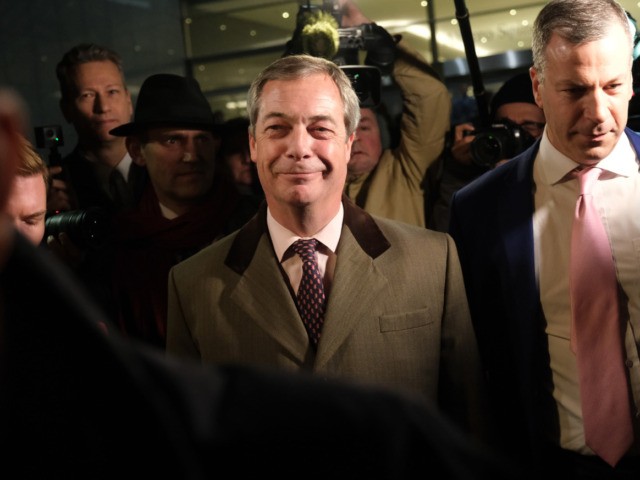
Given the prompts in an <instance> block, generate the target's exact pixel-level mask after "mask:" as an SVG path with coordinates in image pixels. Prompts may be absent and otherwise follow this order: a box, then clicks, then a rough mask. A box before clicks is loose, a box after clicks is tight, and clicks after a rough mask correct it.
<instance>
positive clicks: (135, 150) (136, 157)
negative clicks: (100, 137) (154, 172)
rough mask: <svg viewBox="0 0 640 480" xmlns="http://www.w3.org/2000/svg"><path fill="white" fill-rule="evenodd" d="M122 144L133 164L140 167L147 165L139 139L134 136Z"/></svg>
mask: <svg viewBox="0 0 640 480" xmlns="http://www.w3.org/2000/svg"><path fill="white" fill-rule="evenodd" d="M124 144H125V145H126V146H127V152H129V156H131V160H132V161H133V163H135V164H136V165H139V166H140V167H144V166H146V165H147V162H146V161H145V159H144V156H143V155H142V142H141V141H140V138H138V137H136V136H130V137H127V138H126V139H125V141H124Z"/></svg>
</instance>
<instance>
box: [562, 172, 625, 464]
mask: <svg viewBox="0 0 640 480" xmlns="http://www.w3.org/2000/svg"><path fill="white" fill-rule="evenodd" d="M601 172H602V170H600V169H599V168H587V169H584V170H581V171H580V172H577V177H578V181H579V182H580V196H579V197H578V202H577V204H576V213H575V218H574V221H573V232H572V235H571V265H570V279H569V285H570V288H571V311H572V314H573V315H572V325H571V348H572V350H573V351H574V353H575V354H576V357H577V362H578V370H579V372H580V396H581V398H582V416H583V422H584V434H585V440H586V443H587V445H588V446H589V447H590V448H591V449H592V450H593V451H594V452H595V453H596V454H597V455H599V456H600V457H601V458H602V459H603V460H605V461H606V462H607V463H609V464H610V465H612V466H615V464H616V463H618V460H620V458H621V457H622V456H623V455H624V454H625V453H626V452H627V450H628V449H629V447H630V446H631V444H632V442H633V428H632V424H631V408H630V402H629V387H628V381H627V375H626V371H625V365H624V359H625V354H624V349H623V340H622V339H623V333H622V331H623V329H622V327H623V326H622V325H620V318H619V312H618V286H617V279H616V271H615V266H614V263H613V257H612V254H611V247H610V245H609V239H608V237H607V232H606V231H605V229H604V226H603V225H602V221H601V219H600V215H599V214H598V210H597V207H596V205H595V202H594V198H593V196H592V195H591V189H592V187H593V185H594V184H595V182H596V181H597V180H598V177H599V176H600V173H601Z"/></svg>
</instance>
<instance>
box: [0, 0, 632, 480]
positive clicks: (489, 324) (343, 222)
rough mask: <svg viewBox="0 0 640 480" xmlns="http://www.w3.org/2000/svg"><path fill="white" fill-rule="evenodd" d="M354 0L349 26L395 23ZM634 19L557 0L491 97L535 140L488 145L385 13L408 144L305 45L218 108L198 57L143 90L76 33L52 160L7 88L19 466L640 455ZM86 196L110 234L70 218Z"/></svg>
mask: <svg viewBox="0 0 640 480" xmlns="http://www.w3.org/2000/svg"><path fill="white" fill-rule="evenodd" d="M339 3H340V6H341V8H342V17H341V18H342V22H343V23H342V26H345V27H348V26H354V25H361V24H365V23H366V24H371V23H372V22H371V20H370V19H369V18H368V17H366V16H365V15H364V14H363V13H362V12H361V11H360V9H359V8H358V6H357V5H356V3H355V2H353V1H351V0H341V1H340V2H339ZM377 28H381V27H377ZM633 28H634V27H633V24H632V23H631V22H630V21H629V14H628V12H626V11H625V10H624V9H623V8H622V7H621V6H620V4H619V3H617V2H616V0H550V1H549V2H548V3H546V4H545V5H544V6H543V7H542V9H541V10H540V12H539V14H538V15H537V17H536V20H535V23H534V25H533V37H532V51H533V65H532V66H531V68H530V69H529V71H527V72H518V73H517V74H515V75H513V76H512V77H511V78H509V79H508V80H507V81H506V82H505V83H504V84H503V85H502V87H501V88H500V89H499V90H498V91H497V92H496V93H495V94H494V95H493V97H492V100H491V104H490V112H489V113H490V122H491V124H492V125H494V126H495V125H504V126H505V128H506V129H507V131H508V132H509V134H513V135H515V137H516V138H518V140H519V142H520V143H519V148H518V151H516V152H513V153H512V152H511V151H509V152H508V154H507V153H505V152H506V150H503V151H501V155H499V157H496V158H492V159H491V160H490V161H486V159H484V158H479V154H478V153H477V152H476V151H474V145H475V144H474V139H475V138H476V136H477V135H480V134H481V131H480V130H478V124H477V123H467V122H465V123H461V124H457V125H452V124H451V122H450V118H451V98H450V95H449V93H448V90H447V88H446V85H445V83H444V82H443V80H442V79H441V78H440V77H439V76H438V74H437V73H436V72H435V71H434V69H433V68H432V67H431V66H430V65H429V64H428V63H427V62H426V60H425V59H424V58H423V57H422V56H421V55H420V54H418V53H417V52H415V51H413V49H412V48H411V47H410V46H409V45H408V44H407V43H406V41H405V40H403V38H402V36H401V35H396V36H391V35H387V36H385V41H386V42H387V44H388V45H386V46H387V47H389V48H391V49H392V50H393V51H394V55H393V62H392V65H390V66H389V74H390V75H391V78H392V79H393V81H394V83H395V85H396V86H397V88H398V90H399V92H400V95H401V98H402V114H401V117H400V118H399V121H398V127H399V129H398V141H397V143H396V144H394V145H391V146H389V147H388V148H383V140H382V138H383V134H382V133H381V128H383V126H382V125H381V124H380V122H379V118H380V108H381V107H380V106H371V105H362V102H361V101H360V99H359V98H358V95H357V93H356V91H355V90H354V88H353V86H352V82H351V79H350V78H349V76H348V75H347V74H346V73H345V71H344V70H343V69H342V68H340V66H339V65H337V64H336V63H334V62H333V61H331V59H327V58H322V57H318V56H313V55H309V54H306V53H305V52H296V53H289V54H287V55H284V56H283V57H282V58H280V59H278V60H276V61H274V62H273V63H272V64H271V65H269V66H267V67H266V68H265V69H264V70H263V71H262V72H260V74H259V75H258V76H257V77H256V78H255V80H254V81H253V83H252V84H251V86H250V88H249V90H248V94H247V115H246V117H245V116H242V117H238V118H233V119H228V120H227V121H225V122H219V121H218V120H217V119H216V116H215V115H214V112H212V110H211V107H210V104H209V102H208V101H207V99H206V97H205V95H204V94H203V92H202V91H201V89H200V86H199V84H198V82H197V81H196V80H194V79H193V78H190V77H186V76H181V75H176V74H167V73H157V74H154V75H151V76H149V77H148V78H147V79H146V80H145V81H144V82H143V84H142V86H141V87H140V90H139V92H138V94H137V97H136V100H135V103H134V102H133V100H132V96H131V93H130V92H129V89H128V87H127V84H126V79H125V75H124V66H123V64H122V61H121V59H120V57H119V55H118V54H117V53H116V52H114V51H113V50H111V49H110V48H108V47H105V46H102V45H96V44H79V45H76V46H74V47H73V48H71V49H70V50H69V51H68V52H66V53H65V54H64V55H63V56H62V59H61V60H60V62H59V63H58V66H57V69H56V75H57V78H58V81H59V85H60V92H61V100H60V109H61V111H62V113H63V115H64V117H65V119H66V120H67V121H68V122H69V123H70V124H71V125H72V126H73V128H74V129H75V131H76V133H77V136H78V144H77V145H76V146H75V148H74V149H73V151H72V152H71V153H70V154H69V155H67V156H66V157H64V158H63V159H62V160H61V162H60V163H59V164H56V165H47V163H46V162H45V161H43V159H42V158H41V157H40V156H39V155H38V153H37V151H36V150H35V149H34V148H33V147H32V145H31V144H30V142H29V140H28V137H27V134H26V132H27V130H28V115H27V114H26V113H25V112H27V111H28V107H27V106H25V105H24V104H23V103H22V101H21V98H20V96H19V95H18V94H16V93H15V92H13V91H11V90H10V89H8V88H4V89H2V90H1V91H0V120H2V121H0V168H1V171H0V211H1V212H2V215H0V322H1V324H0V332H1V334H0V366H1V368H0V379H2V382H3V383H2V387H3V388H0V391H2V395H1V396H0V400H1V402H2V403H1V404H2V406H3V407H4V408H2V409H1V410H2V412H3V414H4V415H3V424H2V425H0V432H1V438H2V440H1V441H2V445H3V448H5V451H6V452H11V454H12V455H11V456H12V459H11V461H12V462H14V463H15V465H22V463H21V462H27V463H29V464H28V465H27V466H26V467H25V466H24V465H22V466H23V468H26V471H27V473H31V474H34V475H35V474H44V473H45V472H47V473H49V476H53V477H58V476H63V475H64V476H72V477H74V476H77V474H79V473H80V472H95V474H92V473H89V475H88V476H90V477H98V478H103V477H104V478H107V477H110V476H112V475H114V474H116V473H117V474H119V473H120V472H121V471H123V470H124V469H125V468H126V469H128V470H129V471H131V472H132V473H144V474H149V473H153V472H157V473H158V474H163V475H166V474H167V473H173V474H175V475H178V476H180V477H184V478H205V477H208V476H210V475H211V474H213V472H219V471H220V469H221V466H225V465H227V466H229V468H232V469H235V471H236V472H238V473H239V474H255V473H256V472H261V473H264V472H268V471H271V472H273V473H276V474H278V475H279V476H280V478H293V476H294V475H296V474H297V473H299V471H300V469H303V468H307V469H308V470H310V471H311V476H312V477H314V478H326V476H329V475H333V476H345V475H347V474H349V475H356V476H357V475H363V474H366V475H367V476H370V477H373V478H398V479H400V478H414V477H415V478H417V477H418V476H420V477H423V476H425V475H428V474H433V475H435V476H436V477H437V478H456V479H457V478H460V479H463V478H470V479H473V478H497V479H500V478H543V477H545V476H549V475H551V474H554V475H559V476H564V477H567V478H575V479H630V478H634V479H636V478H638V474H639V473H640V436H639V433H640V421H639V418H640V414H639V413H638V412H639V409H638V406H639V405H640V354H639V349H640V339H639V337H638V334H637V332H638V331H640V303H639V302H638V299H639V298H640V291H639V290H638V289H639V285H640V269H639V268H638V254H637V252H638V239H640V215H638V212H637V208H638V206H639V205H640V193H638V192H640V173H639V168H638V164H639V161H638V158H639V157H638V152H639V151H640V150H639V149H640V137H639V136H638V134H637V133H636V132H635V131H633V130H632V129H630V128H628V127H627V116H628V109H629V102H630V100H631V98H632V96H633V74H632V60H633V50H634V34H635V32H634V31H633ZM383 30H384V29H383ZM310 84H311V85H313V88H312V89H309V88H308V85H310ZM593 173H595V175H592V174H593ZM585 179H586V180H585ZM89 209H97V211H99V212H100V213H101V215H100V216H99V217H97V218H99V223H100V222H103V223H104V224H103V225H98V226H97V227H100V228H97V230H96V231H98V230H99V231H100V235H101V236H102V237H101V238H100V241H99V242H93V243H81V242H78V241H76V240H75V239H74V238H72V237H71V235H70V234H69V232H66V231H62V232H61V233H60V232H56V233H55V234H49V233H48V230H47V227H46V225H47V221H48V219H51V218H54V217H55V216H56V215H59V212H70V211H71V212H73V211H79V212H81V211H88V210H89ZM590 214H593V216H592V217H588V215H590ZM85 223H86V224H83V225H81V227H82V228H86V229H91V228H96V225H93V222H85ZM596 227H597V233H594V234H591V231H592V228H596ZM589 235H594V236H589ZM596 235H599V237H598V236H596ZM601 239H602V241H601ZM600 272H602V273H600ZM585 283H586V284H587V285H586V286H585ZM634 292H635V293H634ZM54 318H57V319H60V320H56V321H53V319H54ZM5 387H6V388H5ZM34 449H36V451H41V455H37V454H36V455H35V459H36V461H31V462H29V461H28V460H27V459H28V458H32V457H33V453H32V452H33V451H34ZM283 451H286V452H288V453H290V454H291V455H292V457H293V459H291V458H290V459H289V460H288V461H287V462H284V463H286V465H282V463H283V462H274V461H273V459H272V458H271V456H273V455H276V454H281V452H283ZM279 452H280V453H279ZM316 455H318V457H316ZM159 456H160V457H159ZM158 458H163V459H164V461H163V462H158ZM276 464H277V465H276ZM125 465H130V467H129V466H127V467H125ZM265 465H267V466H265ZM306 465H308V466H306ZM69 474H70V475H69Z"/></svg>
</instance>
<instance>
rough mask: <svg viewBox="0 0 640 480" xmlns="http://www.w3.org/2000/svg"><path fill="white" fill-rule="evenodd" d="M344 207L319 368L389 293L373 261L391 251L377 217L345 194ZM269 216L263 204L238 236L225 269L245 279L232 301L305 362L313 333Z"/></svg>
mask: <svg viewBox="0 0 640 480" xmlns="http://www.w3.org/2000/svg"><path fill="white" fill-rule="evenodd" d="M343 205H344V209H345V219H344V225H343V227H342V233H341V236H340V242H339V243H338V248H337V252H336V253H337V256H338V258H337V263H336V270H335V277H334V279H333V284H332V288H331V294H330V296H329V300H328V304H327V311H326V313H325V324H324V326H323V334H322V337H323V340H322V341H321V342H320V348H319V351H318V354H317V358H316V367H319V366H321V365H323V364H325V363H326V362H327V360H328V359H329V358H331V356H332V355H333V354H334V353H335V352H336V350H337V349H338V348H339V346H340V345H341V344H342V343H343V341H344V340H345V338H347V336H348V335H349V333H350V332H351V331H352V330H353V328H354V326H355V325H356V324H357V323H358V321H360V319H361V318H364V317H371V315H372V310H373V314H375V308H376V304H377V302H376V301H375V300H376V298H380V295H383V294H384V291H385V289H386V288H387V279H386V277H385V276H384V275H383V274H382V273H381V272H379V271H378V269H377V268H376V267H375V265H374V262H373V260H374V259H375V258H376V257H378V256H379V255H381V254H382V253H383V252H385V251H386V250H387V249H388V248H389V247H390V244H389V242H388V241H387V239H386V238H385V236H384V235H383V233H382V232H381V231H380V228H379V227H378V225H377V224H376V223H375V222H374V221H373V218H372V217H371V216H370V215H369V214H367V213H366V212H364V210H361V209H360V208H358V207H356V206H355V205H354V204H353V203H352V202H351V200H349V199H348V198H347V197H346V196H344V195H343ZM266 215H267V208H266V204H265V203H263V204H262V206H261V207H260V209H259V211H258V213H257V214H256V215H255V216H254V217H253V218H252V219H251V220H250V221H249V222H247V224H245V226H244V227H243V228H242V229H241V230H240V231H239V232H238V234H237V236H236V238H235V240H234V242H233V245H232V246H231V248H230V250H229V253H228V255H227V258H226V259H225V264H226V265H227V266H228V267H229V268H231V269H232V270H234V271H235V272H236V273H238V274H239V275H240V276H241V278H240V280H239V282H238V283H237V285H236V286H235V287H234V288H233V291H232V292H231V298H232V300H233V301H234V302H236V303H237V304H238V305H239V306H240V307H241V308H242V309H243V310H244V311H245V312H246V313H247V315H249V316H250V317H251V318H252V319H253V320H254V321H255V322H256V323H257V324H258V325H260V326H261V327H262V328H263V329H264V330H265V331H266V332H268V333H269V334H270V335H271V336H272V337H273V338H274V340H276V341H277V342H279V343H280V344H281V345H282V346H283V347H284V348H286V349H287V350H288V351H289V352H290V353H291V354H292V355H294V356H295V357H296V358H298V359H300V361H303V360H304V359H305V357H306V354H307V333H306V330H305V328H304V325H303V324H302V320H301V319H300V315H299V314H298V310H297V308H296V306H295V302H294V300H293V296H292V293H291V290H290V287H289V284H288V281H287V279H286V278H285V276H284V273H283V271H282V269H281V267H280V264H279V262H278V260H277V259H276V257H275V253H274V252H273V246H272V244H271V240H270V238H269V234H268V229H267V222H266ZM362 285H366V288H362Z"/></svg>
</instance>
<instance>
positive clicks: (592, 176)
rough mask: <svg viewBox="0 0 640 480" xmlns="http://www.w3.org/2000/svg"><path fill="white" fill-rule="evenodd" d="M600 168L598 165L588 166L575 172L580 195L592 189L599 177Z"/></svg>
mask: <svg viewBox="0 0 640 480" xmlns="http://www.w3.org/2000/svg"><path fill="white" fill-rule="evenodd" d="M601 173H602V169H600V168H598V167H588V168H584V169H582V170H580V171H579V172H576V175H577V177H578V182H579V185H580V195H589V194H591V190H592V189H593V185H594V183H595V182H596V181H597V180H598V177H600V174H601Z"/></svg>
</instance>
